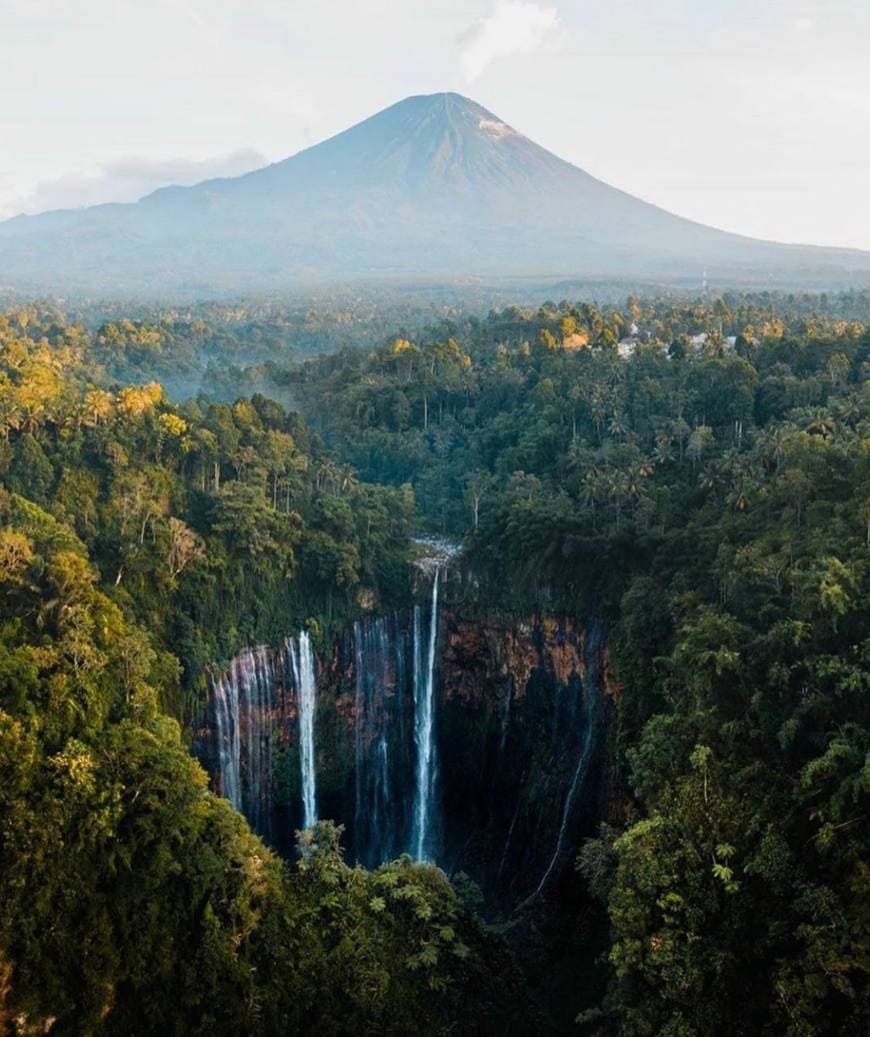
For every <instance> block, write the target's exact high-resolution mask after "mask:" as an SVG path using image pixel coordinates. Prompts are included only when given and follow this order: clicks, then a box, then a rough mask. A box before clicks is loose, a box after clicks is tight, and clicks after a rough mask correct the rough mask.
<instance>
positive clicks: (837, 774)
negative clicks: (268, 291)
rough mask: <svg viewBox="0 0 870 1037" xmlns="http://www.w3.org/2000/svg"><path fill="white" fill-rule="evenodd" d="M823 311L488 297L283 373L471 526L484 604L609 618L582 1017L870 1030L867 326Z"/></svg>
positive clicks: (743, 303)
mask: <svg viewBox="0 0 870 1037" xmlns="http://www.w3.org/2000/svg"><path fill="white" fill-rule="evenodd" d="M828 306H829V303H828V302H827V301H826V300H819V299H817V300H815V309H814V310H813V309H811V308H810V307H809V306H807V305H806V301H805V300H795V301H792V302H790V301H788V300H780V302H779V303H778V304H777V305H775V306H774V305H771V304H770V302H769V301H764V302H763V303H762V302H761V301H759V300H756V299H751V298H750V299H747V298H740V297H732V298H730V299H717V300H715V301H712V302H710V303H699V304H697V305H695V306H685V305H677V306H675V305H673V304H671V303H668V302H651V303H646V304H644V303H641V302H639V301H638V300H633V299H630V300H629V302H628V304H627V306H626V307H625V309H624V310H622V311H617V310H615V309H606V310H599V309H597V308H595V307H591V306H588V305H581V306H568V305H564V306H561V307H544V308H542V309H541V310H539V311H537V312H525V313H524V312H521V311H513V312H506V313H497V314H496V313H494V314H492V315H491V316H490V318H489V319H488V320H487V321H484V322H482V323H481V324H480V325H479V326H478V327H477V328H475V329H474V331H473V333H472V334H471V335H469V336H467V337H465V338H462V339H458V338H455V337H453V336H451V335H450V334H449V332H450V330H451V329H444V331H445V332H446V333H445V334H444V336H443V337H438V338H433V339H432V340H428V341H423V342H420V343H419V344H415V343H411V342H409V341H407V340H402V339H397V340H395V341H394V342H392V343H391V344H389V345H388V346H386V347H384V348H382V349H380V350H378V351H376V352H374V353H371V354H369V355H368V356H360V355H359V354H355V353H344V354H342V355H339V356H336V357H328V358H323V359H322V360H318V361H312V362H310V363H309V364H307V365H305V366H304V367H303V368H302V369H301V370H298V371H296V372H291V373H290V374H289V375H288V379H289V380H290V383H291V384H292V385H293V386H294V387H295V388H296V390H297V391H298V393H299V394H300V398H301V399H302V400H303V401H304V406H305V408H306V409H307V411H308V413H309V414H310V415H311V416H312V418H313V419H314V420H315V421H316V423H317V424H318V426H319V427H321V428H322V429H323V430H324V431H325V432H326V434H327V438H328V440H329V441H330V442H331V443H333V444H335V445H336V447H337V448H338V449H339V452H340V453H341V454H342V456H344V457H346V458H348V459H349V460H351V461H352V462H353V463H354V464H356V465H357V466H358V467H359V469H360V471H361V472H362V473H364V474H365V475H366V476H367V477H369V478H375V479H378V480H384V481H395V482H403V483H404V482H411V483H412V484H413V485H414V488H415V490H416V492H417V496H418V501H419V504H420V506H421V508H422V509H423V511H424V513H425V514H426V515H427V517H428V520H429V522H430V523H431V524H432V525H433V526H436V527H438V528H442V529H445V530H449V531H453V532H462V533H464V534H465V536H466V538H467V543H468V553H469V559H470V564H471V565H472V566H473V567H474V569H475V571H476V573H477V575H478V578H479V581H480V585H479V586H480V590H479V594H480V596H481V597H482V598H483V599H484V600H486V601H488V602H490V603H492V605H493V607H499V608H513V609H516V610H518V611H520V612H523V611H528V610H529V609H541V608H546V607H549V608H558V609H561V610H564V611H565V612H567V613H569V614H575V615H581V616H589V615H596V616H604V617H606V618H607V620H608V624H609V627H610V642H611V647H612V650H613V654H614V661H615V667H616V675H617V679H618V681H619V683H620V685H621V689H622V690H621V697H620V724H619V732H618V736H617V737H618V743H619V744H618V765H619V767H620V769H621V774H622V780H623V788H624V800H623V802H622V804H621V805H617V804H614V820H613V823H612V825H611V826H610V827H608V828H607V830H606V831H605V832H604V833H603V835H602V837H601V838H600V839H599V840H597V841H594V842H592V843H590V844H588V845H587V846H585V847H584V848H583V849H582V851H581V853H580V857H579V865H578V866H579V868H580V870H581V872H582V874H583V876H584V877H585V880H586V881H587V883H588V884H589V888H590V890H591V891H593V892H594V893H595V894H596V895H598V896H600V897H602V898H604V899H605V900H606V901H607V903H608V906H609V913H610V925H611V940H612V944H611V951H610V963H611V966H612V970H613V983H612V988H611V990H610V992H609V993H608V995H607V997H606V998H605V1000H604V1002H603V1003H602V1006H601V1008H600V1009H598V1010H595V1011H591V1012H588V1013H586V1015H585V1016H584V1021H585V1024H586V1025H587V1026H588V1027H589V1028H590V1030H592V1031H595V1030H596V1029H597V1028H602V1029H604V1030H610V1029H612V1028H616V1029H618V1030H619V1031H620V1032H624V1033H630V1034H638V1035H640V1034H674V1035H676V1034H679V1035H683V1034H685V1035H688V1034H697V1035H708V1034H714V1033H723V1034H724V1033H729V1034H734V1033H739V1034H746V1035H754V1034H762V1033H764V1034H785V1033H787V1034H790V1035H799V1034H822V1033H830V1034H834V1033H836V1034H844V1033H849V1034H852V1033H854V1034H858V1033H861V1032H864V1031H865V1030H866V1027H867V1025H868V1018H870V1017H868V1001H867V983H866V981H867V969H868V964H870V962H868V935H870V932H868V925H870V915H868V912H867V895H868V877H870V876H868V866H867V850H868V838H867V837H868V831H870V827H868V814H867V809H868V792H870V715H868V690H870V662H868V660H870V610H868V606H867V602H868V599H870V327H868V326H867V325H866V324H862V323H860V322H857V321H852V320H846V319H843V318H842V317H840V316H839V315H836V316H832V315H830V313H829V312H827V313H826V312H825V311H826V309H827V308H828Z"/></svg>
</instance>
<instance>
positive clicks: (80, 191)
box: [0, 148, 266, 218]
mask: <svg viewBox="0 0 870 1037" xmlns="http://www.w3.org/2000/svg"><path fill="white" fill-rule="evenodd" d="M265 164H266V159H265V158H264V157H263V156H262V155H261V154H260V153H259V152H257V151H254V150H253V149H252V148H243V149H242V150H240V151H234V152H232V153H231V154H229V155H222V156H220V157H218V158H207V159H187V158H171V159H163V160H160V159H158V160H153V159H147V158H138V157H136V156H130V157H128V158H118V159H113V160H111V161H109V162H104V163H101V164H100V165H99V166H97V167H96V169H94V170H92V171H89V172H74V173H64V174H62V175H61V176H57V177H53V178H52V179H47V180H41V181H39V182H38V183H37V184H36V186H35V187H34V188H33V190H32V191H31V192H30V193H28V194H25V195H21V194H19V195H18V196H14V195H13V196H12V197H7V198H5V199H4V198H3V197H2V196H0V218H4V217H7V216H14V215H16V214H17V213H21V212H26V213H35V212H46V211H47V210H49V209H77V208H80V207H82V206H85V205H99V204H101V203H103V202H135V201H138V199H140V198H142V197H144V196H145V195H146V194H150V193H151V191H155V190H157V188H158V187H166V186H167V185H169V184H195V183H198V182H199V181H200V180H208V179H210V178H212V177H217V176H239V175H241V174H242V173H247V172H250V170H252V169H257V168H258V167H260V166H264V165H265Z"/></svg>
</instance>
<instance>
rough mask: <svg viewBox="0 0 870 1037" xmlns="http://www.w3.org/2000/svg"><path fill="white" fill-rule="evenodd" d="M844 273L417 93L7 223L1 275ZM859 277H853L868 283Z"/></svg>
mask: <svg viewBox="0 0 870 1037" xmlns="http://www.w3.org/2000/svg"><path fill="white" fill-rule="evenodd" d="M704 269H707V270H708V271H709V273H710V275H711V276H712V277H714V278H716V279H718V280H720V281H728V280H729V279H730V280H732V281H735V282H736V281H745V280H750V281H751V280H755V281H756V283H757V282H759V281H760V282H771V283H774V282H784V283H794V284H795V285H796V286H798V285H809V284H817V285H819V286H821V285H825V286H828V285H835V284H837V285H840V286H848V285H850V284H853V283H864V282H865V281H866V282H867V283H870V253H865V252H860V251H858V250H854V249H836V248H829V247H825V246H814V245H794V244H781V243H778V242H770V241H761V240H757V239H753V238H748V237H745V236H741V235H737V234H732V233H730V232H728V231H724V230H720V229H717V228H713V227H707V226H705V225H703V224H699V223H696V222H694V221H692V220H688V219H685V218H683V217H680V216H677V215H674V214H672V213H669V212H667V211H666V210H664V209H662V208H660V207H658V206H656V205H653V204H651V203H649V202H645V201H642V200H641V199H638V198H635V197H634V196H632V195H630V194H628V193H626V192H624V191H621V190H620V189H619V188H616V187H612V186H611V185H609V184H606V183H605V182H603V181H601V180H598V179H597V178H596V177H594V176H592V175H591V174H589V173H587V172H585V171H584V170H582V169H580V168H579V167H577V166H575V165H573V164H571V163H570V162H567V161H566V160H564V159H562V158H560V157H559V156H557V155H555V154H553V153H552V152H550V151H548V150H546V149H545V148H543V147H541V146H540V145H538V144H536V143H535V142H534V141H532V140H531V139H530V138H528V137H526V136H525V135H523V134H522V133H520V132H519V131H517V130H516V129H514V128H513V127H512V126H510V125H509V124H507V123H505V122H504V121H503V120H501V119H500V118H499V117H498V116H497V115H494V114H493V113H492V112H490V111H489V110H488V109H486V108H484V107H483V106H482V105H479V104H478V103H477V102H475V101H472V100H470V99H468V98H465V97H463V96H462V95H460V94H455V93H441V94H428V95H426V94H419V95H414V96H412V97H409V98H405V99H404V100H402V101H399V102H396V103H395V104H393V105H390V106H389V107H388V108H385V109H383V110H382V111H380V112H377V113H375V114H374V115H372V116H369V117H368V118H367V119H364V120H363V121H362V122H359V123H356V124H355V125H353V126H351V127H349V128H348V129H346V130H343V131H341V132H340V133H338V134H335V135H334V136H332V137H330V138H328V139H327V140H324V141H321V142H319V143H317V144H314V145H312V146H311V147H308V148H305V149H303V150H302V151H299V152H297V153H296V154H294V155H291V156H289V157H288V158H285V159H282V160H280V161H278V162H274V163H272V164H270V165H268V166H265V167H263V168H261V169H257V170H253V171H251V172H249V173H245V174H244V175H242V176H239V177H222V178H214V179H211V180H205V181H202V182H201V183H199V184H195V185H193V186H190V187H181V186H175V185H170V186H166V187H162V188H159V189H157V190H156V191H153V192H151V193H150V194H148V195H146V196H145V197H143V198H142V199H140V200H139V201H138V202H134V203H127V204H118V203H115V204H108V205H101V206H94V207H92V208H87V209H78V210H57V211H54V212H48V213H43V214H39V215H36V216H18V217H14V218H13V219H12V220H7V221H5V222H4V223H0V284H3V283H5V282H8V283H10V284H12V285H13V286H16V285H24V286H27V285H28V284H29V285H31V286H33V287H37V288H43V289H44V288H51V287H59V288H65V287H69V288H73V289H75V288H78V289H85V290H89V291H100V290H110V291H123V290H127V291H129V292H131V293H132V294H142V293H145V294H148V293H151V294H154V293H155V292H156V293H157V294H159V293H160V292H161V291H172V290H173V289H175V288H178V287H179V286H183V285H188V286H191V287H195V286H199V288H200V290H201V291H202V292H203V293H204V294H209V293H211V292H221V291H228V290H231V289H233V288H235V289H239V290H251V289H254V290H259V289H270V290H271V289H275V288H280V287H290V286H291V285H293V284H294V283H298V282H301V281H306V280H307V281H317V280H322V281H330V280H349V279H353V278H372V277H374V278H378V277H382V278H396V277H402V276H410V277H415V278H417V277H432V278H434V279H438V278H444V277H458V276H483V277H502V276H506V277H523V276H529V277H540V276H553V277H576V276H590V277H591V276H607V277H620V276H622V277H644V276H646V277H659V278H661V277H664V278H681V277H694V278H700V276H701V274H702V271H703V270H704ZM856 279H857V280H856Z"/></svg>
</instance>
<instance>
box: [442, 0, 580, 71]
mask: <svg viewBox="0 0 870 1037" xmlns="http://www.w3.org/2000/svg"><path fill="white" fill-rule="evenodd" d="M561 36H562V25H561V21H560V19H559V12H558V11H557V10H556V8H555V7H544V6H543V5H541V4H534V3H527V2H525V0H497V2H496V4H495V6H494V7H493V9H492V12H491V13H490V15H489V16H488V17H487V18H482V19H481V20H480V21H479V22H477V23H476V24H475V25H473V26H472V27H471V28H470V29H469V30H468V32H467V33H465V35H464V37H463V40H462V43H463V46H462V51H461V53H460V57H459V60H460V64H461V66H462V74H463V76H464V77H465V79H466V81H467V82H469V83H473V82H474V81H475V80H476V79H478V78H479V77H480V76H481V75H482V74H483V72H484V71H485V70H486V68H487V67H488V66H489V65H491V64H492V62H493V61H497V60H498V59H499V58H507V57H510V56H511V55H512V54H530V53H532V52H533V51H536V50H542V49H546V48H548V47H552V46H555V45H557V44H558V42H559V40H560V38H561Z"/></svg>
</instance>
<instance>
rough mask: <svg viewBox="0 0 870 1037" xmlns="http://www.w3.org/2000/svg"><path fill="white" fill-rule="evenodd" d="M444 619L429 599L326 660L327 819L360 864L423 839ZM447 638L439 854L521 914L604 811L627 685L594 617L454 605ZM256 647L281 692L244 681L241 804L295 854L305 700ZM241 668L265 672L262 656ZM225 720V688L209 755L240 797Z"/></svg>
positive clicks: (208, 740)
mask: <svg viewBox="0 0 870 1037" xmlns="http://www.w3.org/2000/svg"><path fill="white" fill-rule="evenodd" d="M431 619H432V616H431V611H427V608H426V606H425V605H421V606H420V607H419V608H417V609H414V610H408V611H406V612H401V613H397V614H395V615H393V616H389V617H381V618H369V619H366V620H363V621H360V622H358V623H356V624H354V625H353V626H352V627H350V628H348V630H347V631H345V634H344V635H343V636H342V638H340V639H339V641H338V642H337V643H336V644H335V645H333V647H332V651H331V653H330V655H329V656H328V657H327V658H325V659H321V661H320V663H319V665H318V673H317V705H316V712H315V722H314V741H315V771H316V781H317V807H318V813H319V816H320V817H329V818H332V819H334V820H336V821H338V822H340V823H342V824H344V825H345V829H346V834H345V840H344V841H345V845H346V847H347V851H348V856H349V858H351V859H357V860H359V861H360V862H361V863H363V864H365V865H367V866H374V865H376V864H377V863H379V862H380V861H381V860H384V859H387V858H389V857H393V856H396V855H398V854H400V853H402V852H411V853H414V851H415V848H418V847H419V846H420V845H421V842H420V834H421V833H420V831H419V826H420V798H419V777H420V775H419V770H418V764H419V759H420V755H419V754H420V751H421V742H420V740H421V734H422V730H423V729H422V728H421V725H420V722H419V721H420V716H421V714H420V706H421V695H422V689H423V688H424V687H425V684H426V678H427V670H426V661H427V660H426V649H427V648H428V645H429V641H428V638H429V635H430V634H431V632H432V628H431ZM436 635H437V637H436V641H435V650H434V667H433V672H432V678H433V681H432V688H433V700H432V710H433V721H434V722H433V724H432V731H431V735H430V749H431V752H432V764H433V775H432V778H433V780H432V788H431V800H430V802H429V804H428V806H429V809H428V814H427V819H426V824H427V831H426V833H425V846H426V847H427V849H426V851H425V855H426V856H429V857H430V858H432V859H434V860H436V862H437V863H438V864H439V865H441V866H442V867H443V868H444V869H445V870H446V871H448V873H450V874H456V873H458V872H465V873H467V874H468V875H469V876H470V877H471V878H472V879H474V880H475V881H476V882H477V883H478V884H479V885H480V886H481V888H482V890H483V891H484V892H485V894H486V897H487V900H488V901H489V903H490V905H491V907H493V908H505V909H506V908H508V907H510V906H511V905H512V904H515V903H516V902H517V901H518V900H520V899H524V898H525V897H527V896H529V895H530V894H532V893H534V892H535V891H536V890H538V888H539V887H540V886H541V885H542V881H543V888H546V886H547V885H548V884H549V883H552V882H555V881H557V880H558V878H559V875H560V874H562V873H563V872H564V870H565V869H566V868H567V867H570V865H571V863H572V860H571V857H572V852H573V849H574V848H575V847H576V845H577V841H578V839H579V838H580V837H581V836H582V835H583V834H584V833H585V832H587V831H588V832H591V831H592V829H593V828H594V824H595V822H596V820H597V819H599V818H600V817H601V816H602V814H603V810H604V806H605V800H606V787H605V785H606V783H605V781H604V775H605V773H606V765H605V764H606V761H605V748H604V743H605V730H606V725H607V720H608V714H609V708H610V699H611V697H612V696H613V694H615V693H616V691H617V689H615V687H614V685H613V682H612V679H611V678H610V675H609V665H608V660H607V651H606V647H605V645H604V643H603V639H602V637H601V634H600V631H599V630H598V628H597V627H596V626H595V625H589V626H580V625H578V624H576V623H575V622H573V621H571V620H570V619H567V618H558V617H554V616H542V617H534V618H529V619H528V620H525V621H522V622H518V621H516V620H512V619H500V618H495V617H492V616H487V615H482V614H479V613H474V614H472V613H470V612H465V611H462V610H454V609H449V608H448V609H443V608H442V609H439V610H438V612H437V626H436ZM248 651H249V653H251V654H252V653H261V658H260V663H259V665H260V671H261V672H263V673H267V674H268V673H271V674H272V679H273V684H274V687H273V690H272V693H271V694H269V693H267V694H264V693H263V692H262V689H259V690H257V691H256V694H251V695H247V694H246V692H245V690H244V687H243V686H242V691H241V693H240V695H239V704H238V712H239V717H238V721H237V725H238V731H239V738H238V755H239V756H240V762H239V764H238V772H239V774H240V779H239V784H240V785H241V793H240V800H241V808H242V809H243V810H244V811H245V813H246V814H247V815H248V816H249V818H252V819H255V820H257V822H258V826H259V829H260V830H261V831H262V834H263V835H264V836H265V837H266V838H268V839H269V840H270V841H271V842H272V844H273V845H275V846H276V847H277V848H278V849H279V850H280V851H281V852H284V853H288V854H289V853H291V852H292V846H293V833H294V830H295V829H296V828H298V827H301V824H302V813H301V811H302V807H301V800H302V794H301V778H300V759H299V748H298V746H299V730H298V727H299V724H298V712H299V710H298V693H297V690H296V689H295V688H294V686H293V680H292V675H290V674H289V673H288V671H287V669H286V667H284V666H282V665H281V662H280V659H281V653H280V652H271V655H270V659H269V660H266V661H264V659H263V658H262V653H270V650H269V649H254V650H248ZM244 654H245V653H242V655H241V656H240V657H239V658H240V659H241V658H242V657H243V656H244ZM234 665H235V666H236V667H237V668H239V672H242V673H245V672H253V671H252V670H251V665H250V661H249V662H248V663H242V664H240V663H239V660H236V662H235V663H234ZM246 666H247V670H246V669H245V667H246ZM225 677H226V675H224V678H223V679H225ZM217 687H218V680H217V679H216V680H215V681H214V682H213V688H217ZM219 719H221V718H219V716H218V703H216V696H215V695H214V694H213V696H212V699H211V701H210V703H209V707H208V709H207V711H206V714H205V716H204V718H203V723H202V725H201V726H200V728H199V729H198V731H197V732H196V737H195V742H194V750H195V752H196V753H197V755H198V756H199V757H200V759H202V761H203V763H204V764H205V766H206V767H207V768H208V769H209V771H210V772H211V773H212V775H213V776H214V782H215V787H216V789H218V790H219V791H223V792H224V794H226V792H227V788H226V786H227V777H226V774H225V773H223V771H225V770H226V768H227V754H228V753H229V754H230V755H231V754H232V749H233V746H232V739H231V738H230V739H228V738H227V735H226V730H227V724H226V718H225V717H223V718H222V719H223V725H222V726H221V724H219V723H218V720H219ZM219 728H220V730H219ZM221 738H222V739H223V743H222V744H219V743H220V742H221ZM264 767H265V768H267V770H268V773H265V774H264V773H259V771H262V769H263V768H264ZM264 806H265V807H266V809H265V811H264V809H263V808H264Z"/></svg>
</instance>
